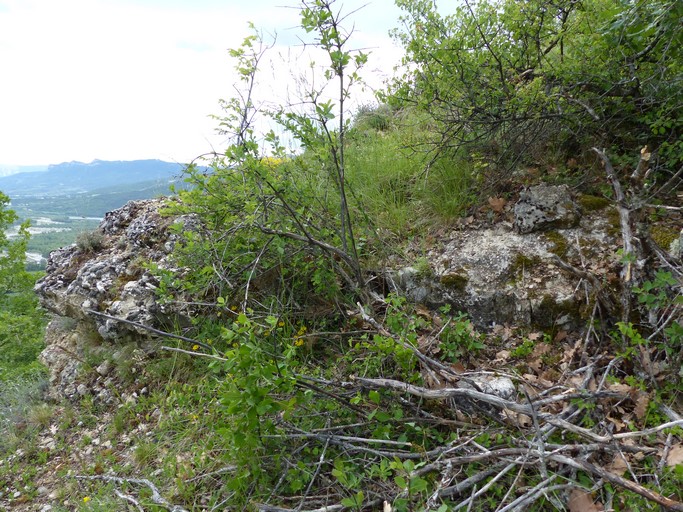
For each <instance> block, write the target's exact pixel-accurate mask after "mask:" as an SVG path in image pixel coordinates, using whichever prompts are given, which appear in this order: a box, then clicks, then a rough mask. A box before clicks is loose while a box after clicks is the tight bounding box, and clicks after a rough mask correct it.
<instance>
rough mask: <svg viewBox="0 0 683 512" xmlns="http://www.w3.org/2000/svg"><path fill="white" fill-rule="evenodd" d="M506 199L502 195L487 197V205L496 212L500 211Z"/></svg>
mask: <svg viewBox="0 0 683 512" xmlns="http://www.w3.org/2000/svg"><path fill="white" fill-rule="evenodd" d="M506 204H507V201H506V200H505V199H504V198H502V197H489V206H490V207H491V209H492V210H493V211H494V212H496V213H502V212H503V209H504V208H505V205H506Z"/></svg>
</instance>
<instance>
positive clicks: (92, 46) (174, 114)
mask: <svg viewBox="0 0 683 512" xmlns="http://www.w3.org/2000/svg"><path fill="white" fill-rule="evenodd" d="M288 5H289V6H290V7H287V6H288ZM296 5H298V2H297V0H58V1H57V0H0V166H4V167H5V168H7V167H8V166H18V165H47V164H56V163H61V162H68V161H74V160H75V161H81V162H90V161H92V160H94V159H100V160H134V159H146V158H158V159H162V160H167V161H173V162H188V161H190V160H192V159H194V158H195V157H197V156H199V155H201V154H202V153H206V152H209V151H212V150H216V151H220V150H221V149H222V148H224V147H225V144H226V138H225V136H221V135H219V134H218V133H217V131H216V128H217V123H216V121H215V120H213V119H211V118H210V115H212V114H213V115H218V114H220V113H221V110H220V107H219V99H221V98H223V99H228V98H230V97H232V96H234V94H235V89H234V83H235V82H236V80H235V74H234V71H233V63H232V61H231V59H230V58H229V55H228V49H229V48H235V47H237V46H239V45H240V44H241V42H242V40H243V39H244V37H245V36H247V35H248V34H249V28H248V22H253V23H254V25H255V26H256V27H257V28H259V29H261V30H262V31H263V32H264V33H265V34H271V35H272V34H275V33H276V34H277V40H276V43H275V47H274V48H273V49H272V50H271V51H270V53H269V55H270V60H269V62H267V63H266V66H264V68H265V70H264V73H263V75H262V79H261V81H260V85H259V94H260V95H261V96H262V97H264V98H268V99H271V100H272V99H274V98H277V99H278V100H283V101H287V100H289V101H294V100H293V96H296V86H295V85H293V84H294V81H293V78H292V77H297V76H300V75H303V74H306V75H307V76H308V78H309V80H310V79H312V72H311V71H310V68H308V66H307V64H308V62H309V60H310V57H309V56H307V55H306V54H305V53H304V51H303V49H302V46H301V43H300V39H299V37H300V36H303V33H302V31H301V29H299V28H298V24H299V15H298V11H297V9H296V8H293V7H291V6H296ZM334 5H335V8H342V9H343V11H344V12H352V11H355V10H356V9H359V8H361V7H362V6H365V7H363V8H362V9H360V10H359V11H358V12H356V13H354V14H351V15H350V17H349V19H348V23H347V26H348V25H350V24H353V25H354V27H355V28H354V35H353V39H352V41H353V46H354V47H358V48H366V49H368V50H370V51H371V57H370V61H369V63H368V65H367V66H366V67H365V71H364V74H365V78H366V80H367V82H368V83H369V84H370V85H371V86H373V87H379V86H381V84H382V82H383V80H384V79H386V78H388V77H389V76H390V75H391V73H392V67H393V65H394V64H395V63H397V62H398V61H399V59H400V56H401V50H400V49H399V48H398V47H397V46H396V45H395V44H394V42H393V41H392V39H391V38H390V37H389V36H388V31H389V30H390V29H391V28H393V27H396V26H397V25H398V17H399V16H400V14H401V11H400V10H399V9H398V8H397V7H395V5H394V4H393V1H392V0H337V2H336V3H335V4H334ZM266 38H268V36H266ZM320 58H321V57H320V56H318V57H316V59H320ZM317 62H318V63H319V62H320V61H317ZM306 70H308V71H306ZM318 75H319V73H318ZM321 78H322V77H321V76H316V78H315V80H316V83H319V81H320V80H321ZM287 84H289V85H287ZM356 98H357V100H358V102H359V103H366V102H369V101H371V100H372V95H371V92H370V91H369V90H366V91H358V92H357V94H356Z"/></svg>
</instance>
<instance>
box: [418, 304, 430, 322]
mask: <svg viewBox="0 0 683 512" xmlns="http://www.w3.org/2000/svg"><path fill="white" fill-rule="evenodd" d="M415 313H416V314H417V316H420V317H422V318H424V319H425V320H431V319H432V312H431V311H429V310H428V309H427V308H426V307H424V306H417V307H416V308H415Z"/></svg>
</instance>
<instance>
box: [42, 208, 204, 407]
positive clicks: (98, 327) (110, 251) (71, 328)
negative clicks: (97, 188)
mask: <svg viewBox="0 0 683 512" xmlns="http://www.w3.org/2000/svg"><path fill="white" fill-rule="evenodd" d="M161 205H162V200H156V199H154V200H145V201H131V202H129V203H127V204H126V205H125V206H123V207H122V208H119V209H118V210H115V211H112V212H109V213H107V214H106V216H105V218H104V220H103V221H102V223H101V224H100V226H99V228H98V229H97V231H95V232H93V233H90V234H83V235H82V237H83V238H82V239H81V243H78V244H74V245H71V246H69V247H64V248H62V249H59V250H57V251H54V252H52V254H51V255H50V258H49V260H48V264H47V268H46V275H45V277H44V278H43V279H41V280H40V281H39V282H38V283H37V284H36V292H37V293H38V296H39V298H40V302H41V305H42V306H43V307H44V308H45V309H47V310H48V311H50V312H51V313H53V314H54V319H53V320H52V322H51V323H50V325H49V326H48V329H47V332H46V348H45V350H44V351H43V353H42V355H41V359H42V361H43V362H44V363H45V364H46V365H47V366H48V368H49V369H50V383H51V389H52V393H53V394H56V395H61V396H66V397H69V398H72V397H75V396H76V395H77V394H78V393H79V391H78V386H77V385H76V382H77V373H78V371H77V370H78V367H79V366H80V365H81V364H82V363H83V361H85V360H88V359H89V358H90V359H92V358H93V357H94V358H95V360H96V361H99V363H100V364H102V363H103V362H104V360H105V359H106V358H107V357H110V356H111V353H115V352H116V350H117V349H116V348H114V349H111V346H112V345H114V346H115V347H119V348H121V347H125V346H127V345H128V344H132V345H131V346H136V347H138V350H142V351H143V352H144V351H145V350H149V349H150V347H149V346H148V344H149V343H150V336H149V332H148V331H147V330H145V329H142V328H141V327H138V326H137V325H134V324H141V325H145V326H149V327H157V328H159V327H162V326H164V325H167V324H168V322H169V320H170V319H174V320H175V321H177V319H178V317H182V316H183V315H184V314H185V312H183V311H181V310H178V309H174V310H169V308H168V307H165V306H162V305H160V304H159V303H158V302H157V298H156V294H155V292H156V288H157V285H158V282H157V279H156V278H155V277H154V276H153V275H152V273H151V272H150V271H149V270H147V268H146V267H145V262H147V261H153V262H155V263H156V264H157V265H158V266H159V267H161V268H169V267H170V263H169V261H168V257H169V254H170V252H171V250H172V248H173V244H174V242H175V241H176V239H177V237H178V235H177V234H176V233H174V232H172V231H171V230H169V227H170V226H171V224H172V223H174V222H176V221H181V222H184V223H185V225H186V227H187V228H188V229H190V228H191V227H192V226H193V222H194V219H193V218H192V217H186V218H181V219H175V218H170V217H166V216H163V215H161V213H160V207H161ZM102 314H104V315H107V316H108V317H112V318H108V317H107V316H103V315H102ZM116 319H120V320H127V321H130V322H133V323H126V322H122V321H117V320H116ZM107 344H109V346H108V347H107ZM98 353H102V355H101V356H99V357H98ZM105 353H106V354H105ZM129 356H130V354H127V355H126V357H129ZM121 357H124V356H123V355H122V356H121ZM101 377H102V378H103V380H104V378H105V377H106V375H101ZM81 391H82V388H81ZM105 394H106V393H105Z"/></svg>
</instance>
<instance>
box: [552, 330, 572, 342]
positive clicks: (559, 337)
mask: <svg viewBox="0 0 683 512" xmlns="http://www.w3.org/2000/svg"><path fill="white" fill-rule="evenodd" d="M567 336H569V333H568V332H567V331H560V332H558V333H557V334H556V335H555V339H554V340H553V341H554V342H555V343H559V342H560V341H564V340H565V339H567Z"/></svg>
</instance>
